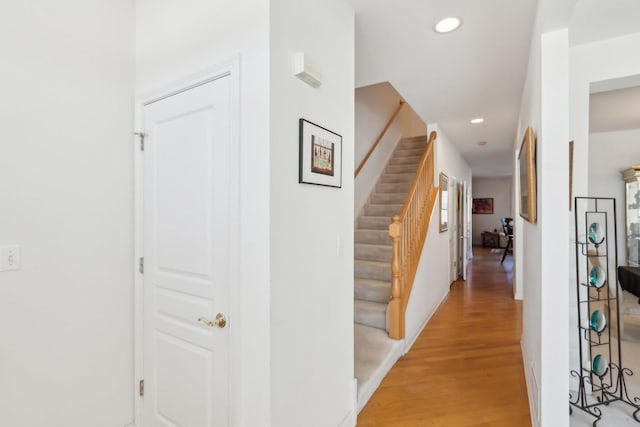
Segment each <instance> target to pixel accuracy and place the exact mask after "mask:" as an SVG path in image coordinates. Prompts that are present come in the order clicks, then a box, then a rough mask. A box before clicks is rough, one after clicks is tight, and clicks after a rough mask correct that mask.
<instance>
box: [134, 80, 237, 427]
mask: <svg viewBox="0 0 640 427" xmlns="http://www.w3.org/2000/svg"><path fill="white" fill-rule="evenodd" d="M230 80H231V79H230V78H229V77H223V78H220V79H217V80H214V81H210V82H208V83H205V84H202V85H200V86H197V87H194V88H191V89H189V90H186V91H184V92H181V93H178V94H176V95H173V96H170V97H167V98H164V99H161V100H159V101H156V102H153V103H150V104H148V105H146V106H145V107H144V113H143V120H144V127H145V133H146V136H145V151H144V208H143V209H144V256H145V273H144V330H143V335H144V349H143V351H144V357H143V365H144V366H143V371H144V381H145V395H144V397H143V421H144V426H145V427H155V426H171V427H223V426H228V425H229V414H228V405H229V378H228V375H229V357H228V353H229V327H228V326H227V327H225V328H220V327H216V326H208V325H207V324H205V323H203V322H201V321H198V319H199V318H205V319H208V320H214V319H215V318H216V315H217V314H218V313H228V310H229V261H230V260H229V252H230V246H229V245H230V236H229V231H228V230H229V223H230V215H229V212H230V211H229V195H230V193H229V189H230V173H229V163H230V157H229V156H230V138H231V134H230V130H231V126H230V123H231V115H230V108H231V85H230Z"/></svg>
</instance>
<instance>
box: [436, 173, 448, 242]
mask: <svg viewBox="0 0 640 427" xmlns="http://www.w3.org/2000/svg"><path fill="white" fill-rule="evenodd" d="M438 200H439V203H440V232H441V233H442V232H444V231H447V230H448V229H449V177H448V176H447V175H445V174H444V173H442V172H440V192H439V193H438Z"/></svg>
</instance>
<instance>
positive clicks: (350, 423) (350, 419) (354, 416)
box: [338, 378, 358, 427]
mask: <svg viewBox="0 0 640 427" xmlns="http://www.w3.org/2000/svg"><path fill="white" fill-rule="evenodd" d="M351 395H352V397H353V399H352V407H351V409H350V410H349V412H348V413H347V415H345V416H344V418H342V421H341V422H340V424H338V427H355V425H356V423H357V422H358V412H357V411H356V408H357V407H358V379H357V378H354V379H353V381H351Z"/></svg>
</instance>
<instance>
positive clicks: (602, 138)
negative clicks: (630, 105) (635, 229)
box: [589, 129, 640, 265]
mask: <svg viewBox="0 0 640 427" xmlns="http://www.w3.org/2000/svg"><path fill="white" fill-rule="evenodd" d="M639 163H640V129H634V130H623V131H617V132H600V133H592V134H590V135H589V196H592V197H613V198H615V199H616V214H617V215H616V216H617V223H618V229H617V233H618V265H626V264H627V244H626V240H625V235H626V227H625V186H624V181H623V179H622V171H624V170H626V169H629V168H630V167H631V166H633V165H637V164H639Z"/></svg>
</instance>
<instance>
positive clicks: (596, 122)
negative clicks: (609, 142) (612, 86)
mask: <svg viewBox="0 0 640 427" xmlns="http://www.w3.org/2000/svg"><path fill="white" fill-rule="evenodd" d="M631 129H640V86H635V87H630V88H626V89H617V90H610V91H607V92H599V93H592V94H591V95H590V98H589V132H592V133H593V132H614V131H621V130H631Z"/></svg>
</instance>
